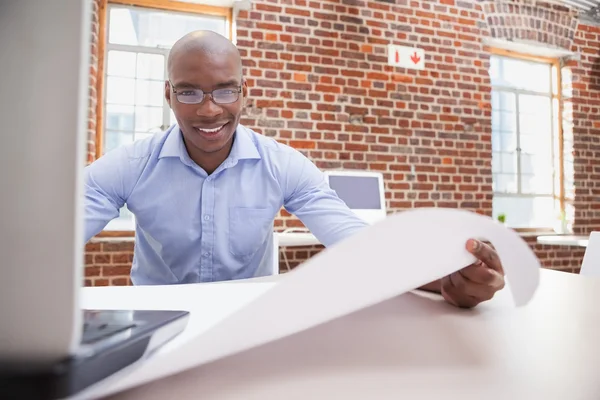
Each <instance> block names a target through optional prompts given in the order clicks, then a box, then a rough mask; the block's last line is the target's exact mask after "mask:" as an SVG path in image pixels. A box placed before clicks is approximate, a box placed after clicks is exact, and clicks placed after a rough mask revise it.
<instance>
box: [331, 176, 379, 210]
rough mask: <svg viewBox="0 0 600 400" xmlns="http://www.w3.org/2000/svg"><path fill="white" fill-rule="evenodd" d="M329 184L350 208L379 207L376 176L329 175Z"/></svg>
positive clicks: (375, 208)
mask: <svg viewBox="0 0 600 400" xmlns="http://www.w3.org/2000/svg"><path fill="white" fill-rule="evenodd" d="M329 186H330V187H331V189H333V190H334V191H335V192H336V193H337V195H338V196H339V197H340V199H342V200H343V201H344V202H345V203H346V205H347V206H348V207H349V208H351V209H355V210H357V209H358V210H379V209H381V193H379V179H378V178H377V177H376V176H350V175H329Z"/></svg>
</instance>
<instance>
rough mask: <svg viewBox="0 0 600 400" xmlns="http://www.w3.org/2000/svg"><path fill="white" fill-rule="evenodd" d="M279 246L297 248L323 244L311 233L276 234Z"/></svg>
mask: <svg viewBox="0 0 600 400" xmlns="http://www.w3.org/2000/svg"><path fill="white" fill-rule="evenodd" d="M275 234H276V235H277V240H278V241H279V246H281V247H297V246H312V245H318V244H321V242H319V240H318V239H317V238H316V237H315V235H313V234H312V233H310V232H276V233H275Z"/></svg>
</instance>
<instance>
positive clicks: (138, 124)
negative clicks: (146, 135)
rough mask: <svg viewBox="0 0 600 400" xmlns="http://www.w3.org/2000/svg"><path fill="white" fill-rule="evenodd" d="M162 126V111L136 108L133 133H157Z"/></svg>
mask: <svg viewBox="0 0 600 400" xmlns="http://www.w3.org/2000/svg"><path fill="white" fill-rule="evenodd" d="M162 124H163V109H162V108H160V107H136V108H135V131H136V132H150V131H152V132H157V131H160V127H161V125H162Z"/></svg>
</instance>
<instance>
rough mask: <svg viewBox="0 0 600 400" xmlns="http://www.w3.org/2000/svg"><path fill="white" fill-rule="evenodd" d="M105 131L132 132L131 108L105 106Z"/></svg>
mask: <svg viewBox="0 0 600 400" xmlns="http://www.w3.org/2000/svg"><path fill="white" fill-rule="evenodd" d="M105 124H106V129H108V130H115V131H133V129H134V127H133V106H118V105H113V104H109V105H107V106H106V122H105Z"/></svg>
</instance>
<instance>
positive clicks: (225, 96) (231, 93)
mask: <svg viewBox="0 0 600 400" xmlns="http://www.w3.org/2000/svg"><path fill="white" fill-rule="evenodd" d="M169 84H170V85H171V89H172V90H173V93H175V96H176V97H177V101H179V102H180V103H183V104H200V103H202V101H203V100H204V96H205V95H209V96H210V97H211V99H212V101H213V102H215V103H216V104H231V103H235V102H236V101H237V100H238V99H239V97H240V93H241V92H242V87H241V86H238V87H237V88H235V89H233V88H224V89H216V90H213V91H212V92H205V91H203V90H201V89H182V90H180V91H177V90H175V86H173V84H172V83H171V82H170V81H169Z"/></svg>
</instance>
